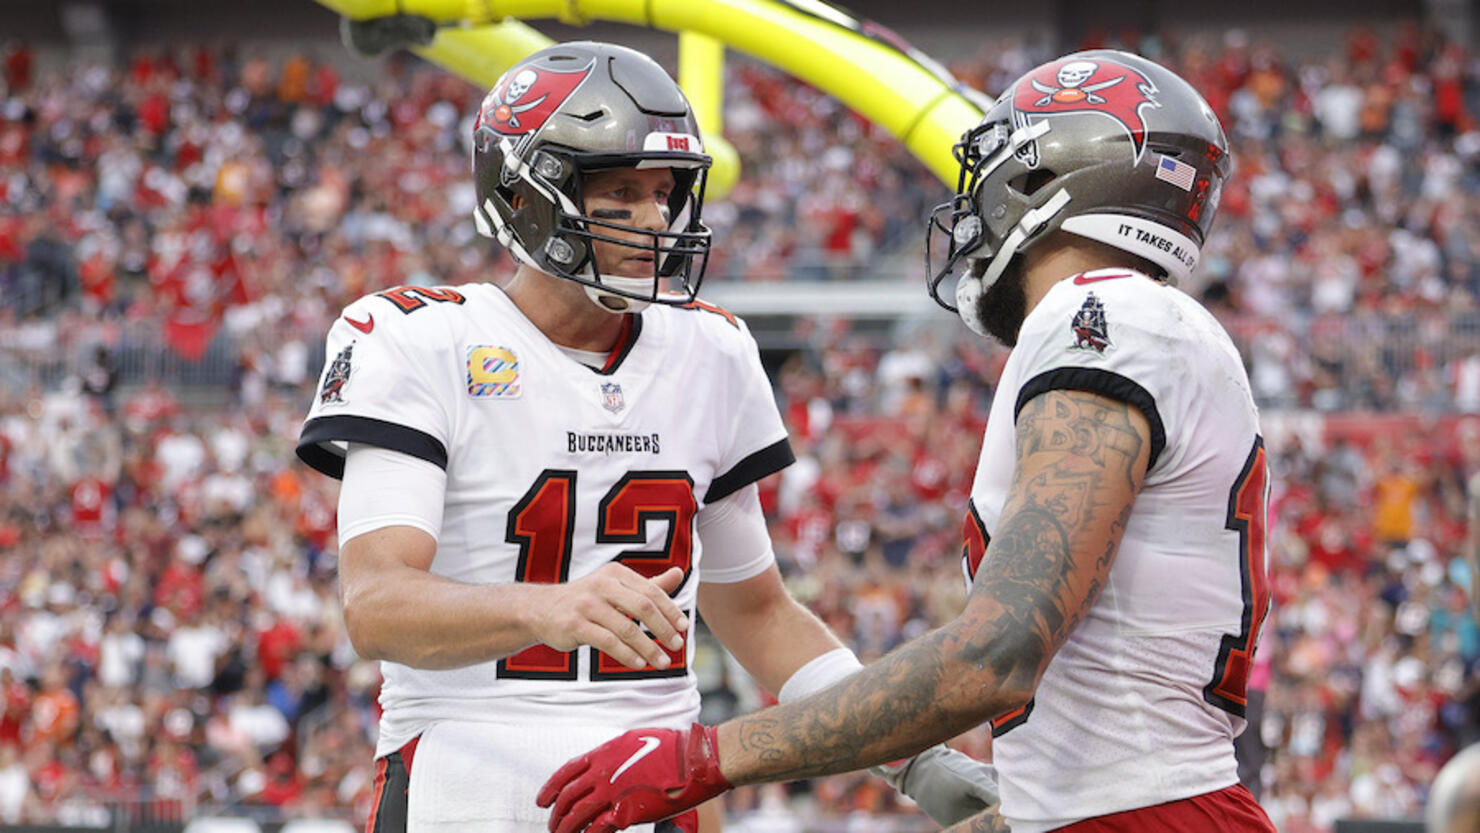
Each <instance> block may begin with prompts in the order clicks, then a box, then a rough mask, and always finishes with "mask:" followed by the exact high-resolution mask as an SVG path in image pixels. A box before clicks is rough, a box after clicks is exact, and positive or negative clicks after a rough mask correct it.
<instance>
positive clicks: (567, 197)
mask: <svg viewBox="0 0 1480 833" xmlns="http://www.w3.org/2000/svg"><path fill="white" fill-rule="evenodd" d="M710 161H711V160H710V157H709V156H708V155H707V154H705V153H704V148H703V145H702V143H701V141H700V138H699V124H698V122H697V121H696V120H695V118H694V113H693V111H692V109H690V107H689V102H688V99H686V98H684V94H683V92H682V91H681V90H680V89H679V88H678V85H677V84H676V83H674V81H673V79H672V78H670V77H669V76H668V73H667V72H665V71H664V70H663V68H662V67H660V66H659V65H658V64H657V62H655V61H653V60H652V59H651V58H649V57H647V56H646V55H643V54H642V53H640V52H636V51H634V50H631V49H628V48H626V47H623V46H617V45H614V44H604V43H595V42H591V41H579V42H574V43H565V44H558V45H555V46H551V47H548V48H546V49H542V50H540V51H539V52H536V53H534V54H533V55H531V56H529V57H528V58H526V59H524V60H523V61H520V62H519V63H518V64H517V65H515V66H514V67H512V68H511V69H510V70H509V71H508V72H506V73H504V75H503V77H501V78H500V79H499V80H498V83H497V84H495V85H494V87H493V90H492V91H490V92H489V93H488V95H487V96H486V97H485V98H484V99H483V104H482V106H481V108H480V109H479V113H478V120H477V123H476V124H475V126H474V134H473V177H474V180H475V187H476V192H477V200H478V204H477V206H476V207H475V208H474V210H473V219H474V221H475V223H476V224H477V227H478V231H479V232H480V233H482V234H484V235H486V236H488V237H493V238H495V239H497V240H498V241H499V243H501V244H503V245H504V246H505V247H507V248H508V249H509V251H510V252H511V253H512V254H513V255H514V257H515V258H516V259H517V260H519V262H521V263H524V264H527V265H529V266H532V267H534V268H535V269H538V270H540V271H542V272H545V273H547V274H551V275H556V276H558V277H562V278H567V279H569V280H573V281H577V282H579V283H582V284H584V285H585V286H586V292H587V294H588V295H590V296H591V299H592V300H593V301H595V302H596V303H597V304H598V305H600V306H601V307H602V308H604V309H606V310H609V311H612V312H627V311H637V310H640V309H641V308H642V307H644V306H646V305H647V304H648V303H649V302H654V301H656V302H659V303H674V304H685V303H689V302H691V301H693V299H694V296H695V295H696V294H697V293H698V291H699V284H700V282H701V281H702V280H703V277H704V268H705V266H706V265H707V263H708V260H709V243H710V234H709V229H708V228H707V227H705V225H704V223H703V222H702V221H701V220H700V213H701V209H702V208H703V204H704V184H705V181H706V178H707V175H708V169H709V165H710ZM656 167H666V168H671V169H672V172H673V178H674V182H675V187H674V189H673V193H672V196H671V197H670V198H669V201H668V206H667V208H668V214H667V216H668V228H667V229H666V230H664V231H657V232H654V231H651V230H649V229H644V228H638V227H636V226H632V225H624V224H622V223H619V222H614V221H613V220H610V219H601V218H594V217H591V216H589V214H588V213H587V211H586V209H585V204H584V202H583V199H582V182H583V180H584V179H585V178H586V177H588V176H589V175H590V174H591V173H592V172H595V171H601V170H606V169H611V168H656ZM516 196H518V197H519V198H520V199H518V200H516V199H515V197H516ZM516 206H517V207H516ZM614 232H619V233H622V234H624V235H637V236H638V237H636V238H628V239H621V238H618V237H616V236H613V233H614ZM630 239H637V240H639V241H640V242H639V243H636V244H634V243H631V242H629V240H630ZM595 240H602V241H606V242H609V243H614V244H618V245H624V246H633V247H635V248H641V249H643V250H645V251H649V252H651V253H652V254H653V276H652V277H651V278H645V277H643V278H633V277H617V276H611V275H602V274H601V273H600V272H599V271H598V269H597V267H596V259H595V258H594V257H593V256H592V250H591V242H592V241H595ZM670 282H671V283H673V284H675V287H674V288H675V289H676V290H677V291H675V292H667V291H664V290H666V289H667V286H666V284H668V283H670Z"/></svg>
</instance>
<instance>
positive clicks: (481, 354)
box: [468, 344, 519, 399]
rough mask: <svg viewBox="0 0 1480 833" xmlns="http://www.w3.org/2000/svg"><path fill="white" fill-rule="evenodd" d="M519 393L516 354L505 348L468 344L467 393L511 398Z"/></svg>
mask: <svg viewBox="0 0 1480 833" xmlns="http://www.w3.org/2000/svg"><path fill="white" fill-rule="evenodd" d="M518 395H519V357H518V356H516V355H515V354H514V351H513V350H510V349H509V348H507V347H493V346H491V345H487V344H479V345H473V346H470V347H468V396H471V397H474V398H476V399H513V398H515V397H517V396H518Z"/></svg>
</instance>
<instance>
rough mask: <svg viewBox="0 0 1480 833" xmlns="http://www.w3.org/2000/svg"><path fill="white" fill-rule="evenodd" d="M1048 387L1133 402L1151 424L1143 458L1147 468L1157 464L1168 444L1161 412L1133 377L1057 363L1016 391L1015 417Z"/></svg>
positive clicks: (1046, 390)
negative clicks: (1054, 367)
mask: <svg viewBox="0 0 1480 833" xmlns="http://www.w3.org/2000/svg"><path fill="white" fill-rule="evenodd" d="M1051 390H1084V391H1089V392H1090V393H1098V394H1101V395H1103V396H1108V397H1110V398H1111V399H1118V400H1120V401H1121V402H1126V403H1128V404H1131V405H1134V406H1136V407H1137V408H1139V409H1140V411H1141V413H1143V414H1145V415H1146V422H1148V423H1150V425H1151V455H1150V456H1149V457H1148V458H1147V459H1146V471H1148V472H1149V471H1151V469H1153V468H1154V467H1155V466H1156V461H1157V459H1158V458H1160V457H1161V452H1162V450H1163V449H1165V448H1166V445H1167V432H1166V428H1165V427H1164V426H1163V425H1162V422H1161V412H1160V411H1158V410H1157V408H1156V398H1155V397H1153V396H1152V395H1151V394H1150V393H1148V392H1147V390H1146V389H1145V388H1143V387H1141V386H1140V385H1138V384H1136V383H1135V382H1134V381H1132V380H1130V379H1128V378H1126V377H1124V376H1122V375H1120V374H1119V373H1116V372H1114V371H1111V370H1104V369H1102V368H1098V367H1060V368H1057V369H1055V370H1045V371H1044V372H1042V373H1040V374H1038V375H1037V376H1034V377H1033V378H1031V379H1029V380H1028V383H1027V384H1025V385H1023V387H1022V390H1020V391H1018V398H1017V405H1016V406H1015V407H1014V408H1013V409H1012V418H1013V420H1014V421H1015V420H1016V419H1017V416H1018V414H1020V413H1022V410H1023V406H1024V405H1027V404H1028V402H1030V401H1031V400H1032V399H1033V397H1035V396H1037V395H1039V394H1041V393H1048V392H1049V391H1051Z"/></svg>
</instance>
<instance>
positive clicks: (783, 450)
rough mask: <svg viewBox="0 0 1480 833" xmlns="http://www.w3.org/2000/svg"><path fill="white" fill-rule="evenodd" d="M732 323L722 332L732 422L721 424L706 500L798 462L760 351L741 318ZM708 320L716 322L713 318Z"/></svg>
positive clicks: (724, 325)
mask: <svg viewBox="0 0 1480 833" xmlns="http://www.w3.org/2000/svg"><path fill="white" fill-rule="evenodd" d="M707 317H708V316H706V318H707ZM715 320H718V319H715ZM734 322H735V323H734V325H733V328H732V329H731V332H729V333H728V334H726V337H727V340H728V342H729V345H728V346H729V347H730V349H729V350H728V351H726V352H727V356H726V357H727V359H728V365H729V366H728V368H727V370H728V372H729V375H730V378H731V379H733V380H734V381H733V384H732V385H730V386H729V391H730V394H731V396H732V397H733V399H732V400H731V401H730V403H729V404H730V407H729V417H730V424H729V425H727V426H725V428H726V433H725V434H724V435H723V437H722V439H721V442H720V449H721V451H720V464H719V467H718V472H719V473H718V474H717V475H716V476H715V478H714V480H713V481H712V482H711V483H710V484H709V490H708V491H707V492H706V493H705V494H704V502H705V503H713V502H715V501H717V500H720V499H722V498H724V497H725V496H727V495H732V494H734V493H735V492H737V491H739V490H740V489H742V488H744V487H746V486H749V485H750V484H752V483H754V482H756V481H758V480H760V479H761V478H764V477H766V476H768V475H771V474H774V473H776V472H778V471H781V470H782V469H784V468H786V467H787V466H789V465H791V464H792V463H794V462H796V455H795V454H794V453H793V452H792V450H791V442H790V440H788V439H787V435H786V425H785V424H784V423H782V421H781V413H780V411H778V410H777V408H776V397H775V394H773V393H772V392H771V381H770V379H768V378H767V377H766V370H765V368H764V367H763V366H762V365H761V356H760V349H759V348H758V347H757V346H756V343H755V339H754V338H753V337H752V336H751V335H750V329H749V328H748V327H746V326H745V322H744V321H741V320H740V319H738V318H737V319H734ZM709 323H710V326H716V324H715V323H714V322H713V321H711V322H709ZM718 326H722V327H731V326H732V325H730V324H724V323H721V324H718Z"/></svg>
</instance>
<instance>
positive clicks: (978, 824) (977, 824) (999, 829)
mask: <svg viewBox="0 0 1480 833" xmlns="http://www.w3.org/2000/svg"><path fill="white" fill-rule="evenodd" d="M941 833H1012V831H1011V828H1009V827H1008V826H1007V821H1006V820H1005V819H1003V818H1002V817H1001V816H999V815H997V811H996V810H986V811H984V812H981V813H977V814H976V815H974V816H972V817H971V818H969V819H965V820H963V821H958V822H956V823H955V824H953V825H951V826H950V827H947V828H946V829H945V830H943V831H941Z"/></svg>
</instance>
